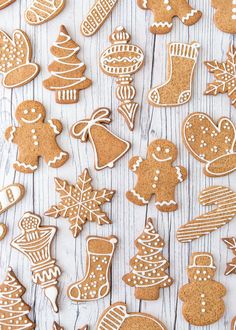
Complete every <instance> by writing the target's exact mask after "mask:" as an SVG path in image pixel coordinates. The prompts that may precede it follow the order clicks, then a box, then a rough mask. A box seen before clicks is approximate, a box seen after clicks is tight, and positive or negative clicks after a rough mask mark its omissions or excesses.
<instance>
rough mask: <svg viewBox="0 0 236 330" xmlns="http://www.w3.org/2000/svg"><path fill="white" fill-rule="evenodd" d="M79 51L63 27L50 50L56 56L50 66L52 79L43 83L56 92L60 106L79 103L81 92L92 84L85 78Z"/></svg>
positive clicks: (84, 68)
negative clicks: (78, 55)
mask: <svg viewBox="0 0 236 330" xmlns="http://www.w3.org/2000/svg"><path fill="white" fill-rule="evenodd" d="M79 50H80V47H79V45H78V44H77V43H76V42H74V41H73V40H72V39H71V37H70V35H69V34H68V32H67V30H66V28H65V26H64V25H61V27H60V33H59V36H58V38H57V41H56V42H55V43H54V44H53V46H52V47H51V49H50V51H51V53H52V55H53V56H54V62H53V63H52V64H50V65H49V66H48V70H49V72H50V73H51V77H50V78H48V79H46V80H44V82H43V86H44V87H45V88H47V89H49V90H52V91H55V92H56V102H57V103H59V104H71V103H77V102H78V101H79V91H80V90H82V89H85V88H88V87H89V86H90V85H91V84H92V82H91V80H90V79H88V78H86V77H85V76H83V73H84V71H85V70H86V65H85V64H84V63H83V62H81V61H80V60H79V59H78V57H77V54H78V52H79Z"/></svg>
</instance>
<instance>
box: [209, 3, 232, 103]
mask: <svg viewBox="0 0 236 330" xmlns="http://www.w3.org/2000/svg"><path fill="white" fill-rule="evenodd" d="M235 3H236V2H235ZM235 24H236V23H235ZM205 65H206V66H207V69H208V71H209V72H210V73H213V74H214V77H215V80H214V81H213V82H212V83H209V84H208V85H207V89H206V91H205V95H214V96H215V95H217V94H225V93H227V94H228V97H229V98H230V99H231V103H232V105H233V106H234V107H235V108H236V90H235V84H236V48H235V47H234V45H233V44H231V45H230V46H229V51H228V53H227V60H226V61H225V62H219V61H216V60H213V61H206V62H205Z"/></svg>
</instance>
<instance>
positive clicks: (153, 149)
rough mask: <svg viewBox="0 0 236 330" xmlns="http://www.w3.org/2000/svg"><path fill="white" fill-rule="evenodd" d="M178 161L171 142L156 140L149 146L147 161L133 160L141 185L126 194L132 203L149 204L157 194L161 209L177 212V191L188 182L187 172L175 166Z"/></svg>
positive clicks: (133, 168) (131, 163) (132, 163)
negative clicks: (177, 186)
mask: <svg viewBox="0 0 236 330" xmlns="http://www.w3.org/2000/svg"><path fill="white" fill-rule="evenodd" d="M176 158H177V148H176V146H175V145H174V144H173V143H172V142H170V141H168V140H155V141H153V142H152V143H151V144H150V145H149V147H148V152H147V159H146V160H144V159H142V158H141V157H138V156H137V157H133V158H132V159H131V160H130V162H129V169H130V170H131V171H133V172H134V173H135V174H136V175H137V176H138V182H137V184H136V186H135V187H134V189H132V190H130V191H128V192H127V193H126V197H127V198H128V200H129V201H130V202H132V203H134V204H137V205H146V204H148V202H149V200H150V199H151V197H152V195H155V197H156V203H155V205H156V207H157V208H158V210H160V211H162V212H171V211H175V210H177V208H178V204H177V202H176V201H175V188H176V185H177V184H178V183H179V182H183V181H184V180H185V179H186V177H187V170H186V169H185V168H184V167H182V166H173V165H172V164H173V162H174V161H175V160H176Z"/></svg>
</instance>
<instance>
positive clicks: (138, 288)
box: [123, 218, 173, 300]
mask: <svg viewBox="0 0 236 330" xmlns="http://www.w3.org/2000/svg"><path fill="white" fill-rule="evenodd" d="M135 246H136V247H137V248H138V253H137V254H136V255H135V256H134V257H133V258H132V259H131V260H130V266H131V267H132V271H131V272H130V273H128V274H126V275H124V276H123V281H124V282H125V283H126V284H127V285H129V286H133V287H135V297H136V298H137V299H141V300H156V299H158V298H159V291H160V288H167V287H169V286H171V284H172V283H173V279H172V278H171V277H170V276H169V275H168V274H167V273H166V269H167V268H168V267H169V263H168V262H167V260H166V259H165V258H164V257H163V256H162V251H163V248H164V246H165V243H164V241H163V239H162V238H161V237H160V235H159V234H158V233H157V231H156V230H155V228H154V226H153V223H152V219H150V218H149V219H148V220H147V224H146V226H145V229H144V231H143V233H142V234H141V235H140V236H139V237H138V239H137V240H136V241H135Z"/></svg>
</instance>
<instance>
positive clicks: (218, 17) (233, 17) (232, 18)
mask: <svg viewBox="0 0 236 330" xmlns="http://www.w3.org/2000/svg"><path fill="white" fill-rule="evenodd" d="M211 4H212V7H213V8H215V9H216V12H215V15H214V22H215V25H216V26H217V28H218V29H220V30H221V31H223V32H226V33H231V34H234V33H236V1H235V0H224V1H222V0H211Z"/></svg>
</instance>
